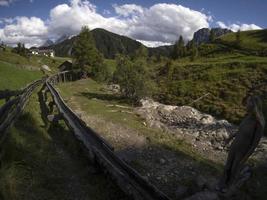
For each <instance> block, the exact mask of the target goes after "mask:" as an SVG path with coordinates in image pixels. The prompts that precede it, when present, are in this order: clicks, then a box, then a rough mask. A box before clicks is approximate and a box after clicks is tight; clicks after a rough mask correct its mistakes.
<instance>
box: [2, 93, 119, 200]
mask: <svg viewBox="0 0 267 200" xmlns="http://www.w3.org/2000/svg"><path fill="white" fill-rule="evenodd" d="M38 100H39V99H38V96H37V94H36V93H35V94H34V95H33V97H32V98H31V100H30V102H29V105H28V106H27V107H26V110H25V111H24V113H23V115H22V116H21V117H20V118H19V119H18V121H17V122H16V123H15V125H14V126H13V127H12V128H11V129H10V131H9V132H8V138H7V140H6V141H5V143H4V147H2V149H3V150H4V152H5V154H4V157H3V159H2V165H1V168H0V199H8V200H15V199H20V200H33V199H40V200H45V199H50V200H58V199H92V200H104V199H124V197H123V195H122V193H121V192H120V191H119V190H118V189H117V188H116V187H115V186H114V185H112V184H111V182H110V181H109V180H107V179H106V178H105V177H104V176H103V174H101V173H100V174H93V173H91V172H90V171H89V170H88V167H90V163H88V161H87V159H86V158H85V157H84V155H83V153H82V151H81V149H80V146H79V144H78V142H76V140H75V139H74V137H73V135H72V133H71V132H70V131H69V130H68V129H67V128H66V126H65V124H64V123H63V122H62V121H61V122H59V123H58V124H47V123H45V122H44V121H43V119H44V118H43V119H42V117H41V114H43V113H42V112H43V110H41V109H40V105H41V104H39V102H38Z"/></svg>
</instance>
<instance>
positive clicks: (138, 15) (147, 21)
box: [0, 0, 260, 47]
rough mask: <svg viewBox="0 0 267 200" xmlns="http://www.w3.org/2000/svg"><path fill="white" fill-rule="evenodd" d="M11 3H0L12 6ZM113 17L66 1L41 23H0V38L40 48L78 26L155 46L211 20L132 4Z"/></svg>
mask: <svg viewBox="0 0 267 200" xmlns="http://www.w3.org/2000/svg"><path fill="white" fill-rule="evenodd" d="M12 1H14V0H11V1H10V0H9V1H3V0H0V2H9V3H10V2H12ZM113 8H114V11H115V16H113V17H110V15H109V14H108V13H107V12H106V15H107V16H106V15H105V14H102V13H100V12H98V10H97V7H96V6H95V5H93V4H91V3H90V2H89V1H86V0H70V3H68V4H60V5H57V6H56V7H54V8H53V9H51V10H50V15H49V18H48V19H47V20H46V21H45V22H44V21H42V20H41V19H40V18H36V17H31V18H27V17H17V18H15V19H0V20H1V21H2V24H4V27H3V28H2V29H0V38H1V39H2V40H3V41H5V42H7V43H10V44H15V43H17V42H18V41H20V42H24V43H26V44H27V46H31V45H41V43H42V42H44V40H45V39H47V38H50V39H57V38H59V37H60V36H62V35H75V34H78V33H79V31H80V30H81V27H82V26H88V27H89V28H90V29H94V28H104V29H106V30H109V31H111V32H114V33H117V34H120V35H126V36H128V37H131V38H133V39H136V40H138V41H141V42H142V43H143V44H145V45H147V46H153V47H154V46H159V45H167V44H171V43H174V42H175V41H176V40H177V39H178V37H179V36H180V35H182V36H183V37H184V38H185V39H186V40H190V39H192V37H193V34H194V32H195V31H197V30H199V29H201V28H205V27H209V23H210V22H212V17H211V16H210V15H209V14H205V13H203V12H200V11H195V10H192V9H190V8H187V7H184V6H182V5H176V4H167V3H159V4H154V5H153V6H151V7H148V8H146V7H142V6H140V5H136V4H124V5H113ZM217 24H218V25H219V26H220V27H224V28H230V29H232V30H238V29H241V30H245V29H246V30H247V29H257V28H260V27H258V26H256V25H255V24H250V25H248V24H241V25H238V24H232V25H230V26H227V25H225V24H224V23H223V22H217Z"/></svg>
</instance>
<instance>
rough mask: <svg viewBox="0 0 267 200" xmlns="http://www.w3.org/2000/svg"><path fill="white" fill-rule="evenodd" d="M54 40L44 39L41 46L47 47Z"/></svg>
mask: <svg viewBox="0 0 267 200" xmlns="http://www.w3.org/2000/svg"><path fill="white" fill-rule="evenodd" d="M53 44H54V42H53V41H52V40H46V41H45V43H44V44H43V45H42V47H48V46H51V45H53Z"/></svg>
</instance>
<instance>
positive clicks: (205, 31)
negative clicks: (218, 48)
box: [193, 28, 232, 45]
mask: <svg viewBox="0 0 267 200" xmlns="http://www.w3.org/2000/svg"><path fill="white" fill-rule="evenodd" d="M211 31H213V32H214V35H215V37H220V36H222V35H225V34H227V33H230V32H232V31H231V30H229V29H223V28H212V29H209V28H202V29H199V30H198V31H197V32H195V33H194V37H193V40H194V41H195V43H196V44H197V45H199V44H201V43H207V42H208V41H209V38H210V34H211Z"/></svg>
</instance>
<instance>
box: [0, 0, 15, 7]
mask: <svg viewBox="0 0 267 200" xmlns="http://www.w3.org/2000/svg"><path fill="white" fill-rule="evenodd" d="M14 1H15V0H0V6H9V5H10V4H11V3H12V2H14Z"/></svg>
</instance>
